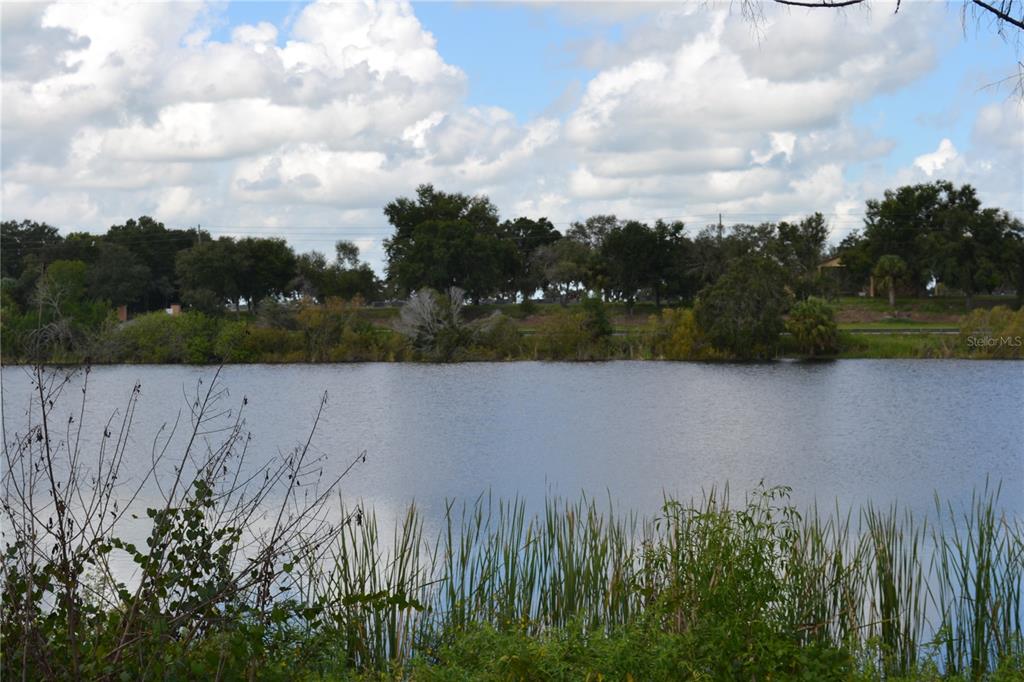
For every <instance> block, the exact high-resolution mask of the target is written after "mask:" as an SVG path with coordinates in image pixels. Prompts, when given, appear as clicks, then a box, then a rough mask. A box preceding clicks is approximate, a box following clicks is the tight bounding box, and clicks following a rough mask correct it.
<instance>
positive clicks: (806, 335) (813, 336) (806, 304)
mask: <svg viewBox="0 0 1024 682" xmlns="http://www.w3.org/2000/svg"><path fill="white" fill-rule="evenodd" d="M786 331H788V332H789V333H790V334H792V335H793V339H794V340H795V341H796V345H797V347H798V348H799V349H800V352H801V353H805V354H807V355H810V356H811V357H814V356H816V355H823V354H828V353H834V352H836V351H837V350H838V349H839V328H838V326H837V325H836V316H835V312H834V311H833V310H832V307H831V306H829V305H828V304H827V303H825V301H823V300H821V299H820V298H813V297H812V298H808V299H807V300H805V301H800V302H799V303H796V304H795V305H794V306H793V307H792V308H791V309H790V311H789V317H788V319H787V320H786Z"/></svg>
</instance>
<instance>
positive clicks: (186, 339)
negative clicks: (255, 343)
mask: <svg viewBox="0 0 1024 682" xmlns="http://www.w3.org/2000/svg"><path fill="white" fill-rule="evenodd" d="M219 327H220V325H219V322H218V320H216V319H214V318H211V317H208V316H207V315H204V314H203V313H200V312H194V311H189V312H186V313H182V314H181V315H168V314H167V313H164V312H155V313H148V314H146V315H140V316H139V317H137V318H135V319H134V320H131V321H130V322H126V323H125V324H123V325H122V326H121V328H120V334H121V337H122V339H123V343H124V346H123V348H124V353H125V354H126V356H127V359H129V360H131V361H133V362H152V363H177V362H184V363H188V364H195V365H198V364H205V363H210V362H215V361H216V360H217V359H218V356H217V354H216V352H215V351H214V341H215V339H216V338H217V334H218V331H219Z"/></svg>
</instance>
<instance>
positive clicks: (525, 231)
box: [501, 218, 562, 300]
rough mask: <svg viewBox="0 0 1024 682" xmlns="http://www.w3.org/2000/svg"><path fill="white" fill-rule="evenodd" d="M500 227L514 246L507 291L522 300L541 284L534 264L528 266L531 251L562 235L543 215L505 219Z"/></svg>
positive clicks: (530, 260)
mask: <svg viewBox="0 0 1024 682" xmlns="http://www.w3.org/2000/svg"><path fill="white" fill-rule="evenodd" d="M501 231H502V233H503V234H504V236H505V238H506V239H508V240H510V241H511V242H512V243H513V244H514V245H515V247H516V260H515V270H514V272H513V276H512V280H511V282H510V285H511V291H510V293H513V294H515V293H518V294H521V295H522V297H523V299H524V300H525V299H527V298H529V297H530V296H532V295H533V293H534V292H536V291H537V289H541V288H543V281H542V278H541V277H538V272H537V270H536V269H535V268H531V267H530V264H531V262H532V260H533V256H534V254H535V253H537V250H538V249H540V248H542V247H544V246H547V245H549V244H553V243H555V242H556V241H558V240H559V239H561V238H562V235H561V234H560V233H559V232H558V230H556V229H555V226H554V225H552V224H551V221H549V220H548V219H547V218H541V219H539V220H532V219H530V218H516V219H515V220H506V221H505V222H504V223H502V225H501Z"/></svg>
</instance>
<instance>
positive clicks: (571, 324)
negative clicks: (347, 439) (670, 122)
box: [3, 301, 1024, 364]
mask: <svg viewBox="0 0 1024 682" xmlns="http://www.w3.org/2000/svg"><path fill="white" fill-rule="evenodd" d="M857 305H862V306H865V308H872V307H877V306H876V303H875V302H873V301H868V302H860V301H858V302H857ZM920 305H924V304H920ZM844 306H845V307H841V308H839V309H838V310H836V309H827V310H830V311H831V312H828V316H829V317H827V318H823V319H822V321H821V323H820V325H825V326H820V325H819V324H818V323H814V324H812V325H810V327H807V326H805V327H804V328H803V329H804V330H805V331H806V332H807V333H808V334H811V335H812V336H813V335H814V334H816V333H817V332H816V330H820V329H826V328H828V329H830V330H831V331H828V332H826V334H825V338H826V340H824V341H820V344H821V347H820V348H819V349H818V350H817V352H814V353H810V352H809V351H808V349H807V347H805V346H804V345H801V341H800V339H796V338H794V337H793V336H791V335H790V334H789V333H788V332H783V333H782V334H781V335H777V336H776V338H777V342H774V345H771V344H769V345H767V346H765V347H764V349H763V352H762V353H759V355H758V357H759V358H760V359H771V358H773V357H786V358H797V359H799V358H804V357H810V356H812V355H813V356H814V357H816V358H821V357H840V358H1020V357H1022V355H1024V312H1022V311H1017V312H1012V311H1011V310H1009V309H1008V308H1006V307H1003V306H996V307H994V308H987V307H979V308H977V309H976V310H975V311H974V312H972V313H971V314H970V315H964V316H957V317H954V318H952V321H949V320H946V319H945V317H944V316H945V313H943V314H942V315H939V318H942V319H932V318H930V317H929V316H928V315H927V314H925V313H921V312H920V311H913V310H902V311H899V310H898V311H896V312H893V311H889V312H888V313H885V314H882V313H877V314H876V313H874V312H873V313H871V314H869V315H861V314H859V313H857V314H854V313H855V311H856V307H855V305H854V304H852V303H845V304H844ZM648 308H649V310H647V309H648ZM690 312H691V311H690V309H688V308H675V309H673V308H663V309H661V310H658V309H656V308H655V307H654V306H653V305H639V304H638V305H637V306H636V308H635V309H634V310H633V311H629V310H628V309H627V308H626V307H625V306H622V305H621V304H601V303H599V302H598V303H593V302H591V303H588V304H587V305H573V306H568V307H563V306H558V305H548V306H543V307H540V306H536V305H528V306H523V305H515V306H500V307H499V306H477V307H468V308H466V309H465V312H464V314H463V315H462V316H461V317H460V320H459V321H458V322H457V323H452V324H450V326H449V327H447V328H445V329H443V330H441V332H440V333H438V332H437V331H435V332H432V336H431V337H430V338H429V339H425V340H424V339H423V338H421V335H420V333H419V332H415V331H413V332H410V331H409V330H408V329H403V327H402V321H401V319H399V318H396V317H395V315H396V314H397V312H396V311H395V310H392V309H386V308H365V307H362V306H359V305H357V304H350V303H344V302H332V303H330V304H328V305H302V306H298V307H296V308H291V307H286V306H276V307H274V306H267V307H266V308H264V310H263V311H261V313H260V314H259V315H248V314H246V315H238V316H231V315H229V316H225V317H209V316H206V315H204V314H202V313H197V312H187V313H184V314H182V315H179V316H173V317H172V316H170V315H166V314H164V313H150V314H148V315H143V316H140V317H137V318H135V319H132V320H129V321H128V322H126V323H123V324H118V323H113V322H108V323H106V324H104V325H101V326H100V327H98V328H96V329H93V330H91V331H90V330H85V329H78V330H74V328H73V327H67V326H64V327H61V326H56V327H53V326H52V325H51V326H47V327H44V328H40V329H33V328H25V329H14V328H11V329H7V330H6V332H5V335H4V352H3V362H4V363H5V364H18V363H23V362H28V361H30V360H33V359H34V360H44V361H46V362H50V363H55V364H60V363H70V364H80V363H83V362H88V363H91V364H119V363H157V364H174V363H185V364H220V363H226V364H245V363H318V362H403V361H433V362H436V361H441V362H473V361H506V360H556V361H591V360H623V359H625V360H700V361H720V360H732V359H736V358H735V357H734V356H733V355H732V354H731V353H729V352H727V351H722V350H720V349H718V348H717V347H716V345H715V343H717V342H712V341H711V340H710V339H709V338H707V335H706V334H705V333H704V332H703V331H702V330H701V329H699V328H698V326H697V322H696V320H695V319H694V318H693V316H692V315H691V314H690ZM843 318H856V319H857V320H858V321H852V322H843V321H842V319H843ZM779 327H780V328H783V324H782V322H781V321H780V323H779ZM787 329H788V327H787ZM72 332H73V333H72ZM776 334H778V332H776ZM819 336H820V334H819Z"/></svg>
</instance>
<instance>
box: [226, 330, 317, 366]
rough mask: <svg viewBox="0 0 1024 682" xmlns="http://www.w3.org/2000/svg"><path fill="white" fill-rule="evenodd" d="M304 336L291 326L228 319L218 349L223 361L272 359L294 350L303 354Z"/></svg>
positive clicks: (242, 361) (267, 360)
mask: <svg viewBox="0 0 1024 682" xmlns="http://www.w3.org/2000/svg"><path fill="white" fill-rule="evenodd" d="M302 349H303V339H302V335H301V334H300V333H298V332H291V331H288V330H287V329H274V328H270V327H260V326H256V325H250V324H246V323H245V322H241V321H231V322H225V323H224V324H223V325H222V326H221V328H220V333H219V334H218V335H217V340H216V341H215V342H214V352H215V354H216V355H217V357H219V358H220V359H221V360H222V361H223V362H229V363H231V362H239V363H245V362H272V361H277V360H280V359H281V358H282V357H286V356H287V355H288V354H291V353H301V352H302Z"/></svg>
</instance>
